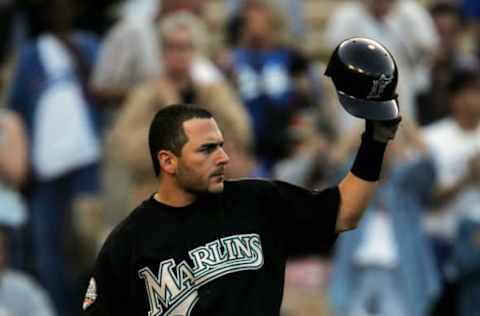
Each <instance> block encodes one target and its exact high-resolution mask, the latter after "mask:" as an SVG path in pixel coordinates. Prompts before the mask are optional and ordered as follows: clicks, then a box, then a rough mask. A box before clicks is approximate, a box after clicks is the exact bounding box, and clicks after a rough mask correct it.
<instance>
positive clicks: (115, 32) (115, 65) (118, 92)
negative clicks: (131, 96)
mask: <svg viewBox="0 0 480 316" xmlns="http://www.w3.org/2000/svg"><path fill="white" fill-rule="evenodd" d="M202 5H203V1H198V0H181V1H178V0H163V1H161V3H160V10H159V12H158V13H157V14H152V15H146V16H144V17H142V18H128V17H126V18H123V19H122V20H120V21H119V22H118V23H117V24H116V25H115V26H114V27H113V28H112V29H111V30H110V31H109V32H108V34H107V36H106V38H105V39H104V41H103V45H102V49H101V52H100V56H99V59H98V62H97V64H96V66H95V72H94V75H93V78H92V83H91V84H92V86H93V87H94V89H95V90H96V92H97V93H98V94H99V95H101V96H103V97H105V98H107V99H109V100H110V102H111V103H113V105H116V106H118V105H120V104H122V101H123V99H124V97H125V96H126V95H127V94H128V93H129V90H130V89H131V88H133V87H134V86H135V85H137V84H140V83H142V82H145V81H146V80H149V79H155V78H158V76H159V75H160V73H161V71H162V67H163V66H162V65H163V58H162V51H163V50H162V48H161V47H160V46H159V45H158V40H157V35H156V25H157V23H158V22H159V21H161V20H162V19H163V17H165V16H166V15H168V14H169V13H172V12H175V11H179V10H187V11H190V12H195V13H197V14H200V13H201V11H202ZM203 44H206V43H203ZM203 44H202V45H203ZM203 48H205V47H203ZM191 71H192V78H193V79H194V80H195V81H202V82H205V83H214V82H218V81H220V80H221V79H222V76H221V74H220V72H219V71H218V70H217V69H216V68H215V66H214V65H213V64H212V63H211V62H210V61H209V60H208V59H206V58H204V57H202V56H195V60H194V63H193V67H192V69H191Z"/></svg>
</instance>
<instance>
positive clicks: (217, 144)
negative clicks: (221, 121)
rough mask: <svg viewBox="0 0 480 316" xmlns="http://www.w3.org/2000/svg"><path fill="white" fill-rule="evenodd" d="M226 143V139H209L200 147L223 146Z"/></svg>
mask: <svg viewBox="0 0 480 316" xmlns="http://www.w3.org/2000/svg"><path fill="white" fill-rule="evenodd" d="M223 144H224V141H223V140H218V141H213V140H211V141H207V142H205V143H203V144H201V145H199V146H198V149H202V148H205V147H210V146H222V145H223Z"/></svg>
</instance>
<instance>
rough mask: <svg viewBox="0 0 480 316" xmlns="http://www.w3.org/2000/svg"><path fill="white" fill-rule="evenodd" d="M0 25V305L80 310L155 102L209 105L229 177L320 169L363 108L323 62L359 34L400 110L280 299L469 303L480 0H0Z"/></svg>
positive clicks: (370, 305) (123, 204)
mask: <svg viewBox="0 0 480 316" xmlns="http://www.w3.org/2000/svg"><path fill="white" fill-rule="evenodd" d="M0 25H1V27H0V47H1V49H0V316H7V315H8V316H24V315H25V316H26V315H35V316H54V315H58V316H75V315H80V313H81V305H82V304H81V303H82V301H83V296H84V291H85V289H86V288H87V282H88V279H89V273H90V271H91V268H92V264H93V262H94V260H95V257H96V254H97V251H98V250H99V247H100V246H101V244H102V243H103V241H104V239H105V237H106V236H107V235H108V234H109V232H110V231H111V229H112V228H113V227H114V226H115V225H116V224H118V223H119V221H121V220H122V219H123V218H124V217H125V216H126V215H127V214H128V212H129V211H131V209H132V208H133V207H134V206H136V205H137V204H138V203H139V202H140V201H142V200H144V199H146V198H148V197H149V195H150V194H152V192H153V191H154V190H155V189H156V178H155V177H154V172H153V169H152V165H151V162H150V156H149V152H148V144H147V134H148V126H149V124H150V121H151V119H152V117H153V115H154V113H155V112H156V111H157V110H158V109H160V108H162V107H165V106H167V105H169V104H172V103H193V104H198V105H201V106H203V107H205V108H207V109H208V110H210V111H211V112H212V113H213V114H214V116H215V117H216V118H217V121H218V123H219V125H220V127H221V128H222V130H223V133H224V137H225V148H226V151H227V152H228V154H229V156H230V158H231V160H230V163H229V165H228V167H227V171H226V172H227V173H228V177H229V178H239V177H262V178H275V179H282V180H286V181H289V182H292V183H295V184H297V185H301V186H304V187H308V188H321V187H324V186H326V185H329V184H333V183H335V182H336V181H337V180H338V179H339V178H340V177H341V176H342V175H344V174H345V173H346V172H347V170H349V167H350V163H351V162H352V159H353V155H354V154H355V152H356V149H357V146H358V144H359V140H360V137H359V135H360V133H362V131H363V126H364V122H363V120H360V119H357V118H354V117H352V116H350V115H348V114H346V112H345V111H344V110H343V109H342V108H341V107H340V106H339V103H338V101H337V99H336V97H335V94H334V88H333V85H332V84H331V83H330V82H329V81H328V80H327V79H326V78H325V77H324V76H323V72H324V69H325V63H326V61H327V60H328V57H329V55H330V53H331V52H332V51H333V49H334V48H335V47H336V45H337V44H338V43H339V42H341V41H342V40H344V39H346V38H349V37H354V36H364V37H369V38H373V39H376V40H378V41H380V42H381V43H383V44H384V45H385V46H386V47H387V48H388V49H389V50H390V51H391V52H392V54H393V55H394V56H395V59H396V61H397V64H398V67H399V73H400V79H399V88H398V92H399V101H400V107H401V112H402V116H403V121H402V125H401V128H400V130H399V133H398V134H399V135H398V137H397V139H396V140H395V142H394V143H392V144H391V145H389V148H388V151H387V153H386V157H385V162H384V167H383V175H382V180H381V183H380V187H379V191H378V193H377V194H376V197H375V198H374V201H373V202H372V203H371V205H370V206H369V207H368V210H367V212H366V214H365V216H364V218H363V220H362V222H361V224H360V225H359V227H358V228H357V229H356V230H353V231H350V232H347V233H344V234H342V235H341V236H340V237H339V239H338V241H337V243H336V245H335V247H334V249H331V251H329V252H328V253H325V255H324V256H323V257H306V258H305V257H301V258H291V260H290V263H289V264H288V266H287V272H286V282H285V289H284V297H285V299H284V304H283V306H282V316H313V315H331V316H370V315H371V316H373V315H378V316H380V315H385V316H443V315H448V316H451V315H458V316H479V315H480V305H479V304H478V302H479V301H480V68H479V66H480V2H479V1H477V0H463V1H462V0H456V1H455V0H429V1H427V0H425V1H420V0H419V1H416V0H356V1H338V0H270V1H268V0H123V1H121V0H108V1H106V0H105V1H93V0H89V1H85V0H82V1H78V0H38V1H34V0H21V1H20V0H0ZM352 84H355V83H354V82H352ZM319 211H321V206H320V205H319ZM160 229H161V227H160Z"/></svg>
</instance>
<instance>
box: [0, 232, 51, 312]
mask: <svg viewBox="0 0 480 316" xmlns="http://www.w3.org/2000/svg"><path fill="white" fill-rule="evenodd" d="M8 244H9V243H8V234H7V233H6V230H5V228H4V227H0V315H2V316H3V315H5V316H7V315H14V316H29V315H35V316H54V315H55V313H54V310H53V306H52V304H51V302H50V299H49V297H48V295H47V293H46V291H45V290H44V289H42V288H41V287H40V286H39V285H38V284H37V283H36V282H34V281H33V280H32V279H31V278H30V277H29V276H27V275H26V274H24V273H22V272H19V271H14V270H12V269H10V268H9V267H8Z"/></svg>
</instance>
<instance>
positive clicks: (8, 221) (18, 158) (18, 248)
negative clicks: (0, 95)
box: [0, 108, 28, 268]
mask: <svg viewBox="0 0 480 316" xmlns="http://www.w3.org/2000/svg"><path fill="white" fill-rule="evenodd" d="M27 166H28V163H27V139H26V135H25V131H24V126H23V123H22V121H21V120H20V118H19V117H18V115H16V114H15V113H13V112H11V111H8V110H6V109H3V108H0V223H1V224H2V225H3V226H4V227H5V229H8V230H9V232H10V236H11V238H10V240H11V245H10V246H11V249H12V250H13V251H12V253H11V255H12V262H11V263H12V265H13V266H14V267H15V268H25V260H24V259H25V258H24V247H25V245H24V244H23V228H24V224H25V222H26V218H27V211H26V205H25V202H24V200H23V198H22V197H21V195H20V194H19V193H18V190H19V189H20V187H21V186H22V184H23V183H24V181H25V178H26V174H27V170H28V167H27Z"/></svg>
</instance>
